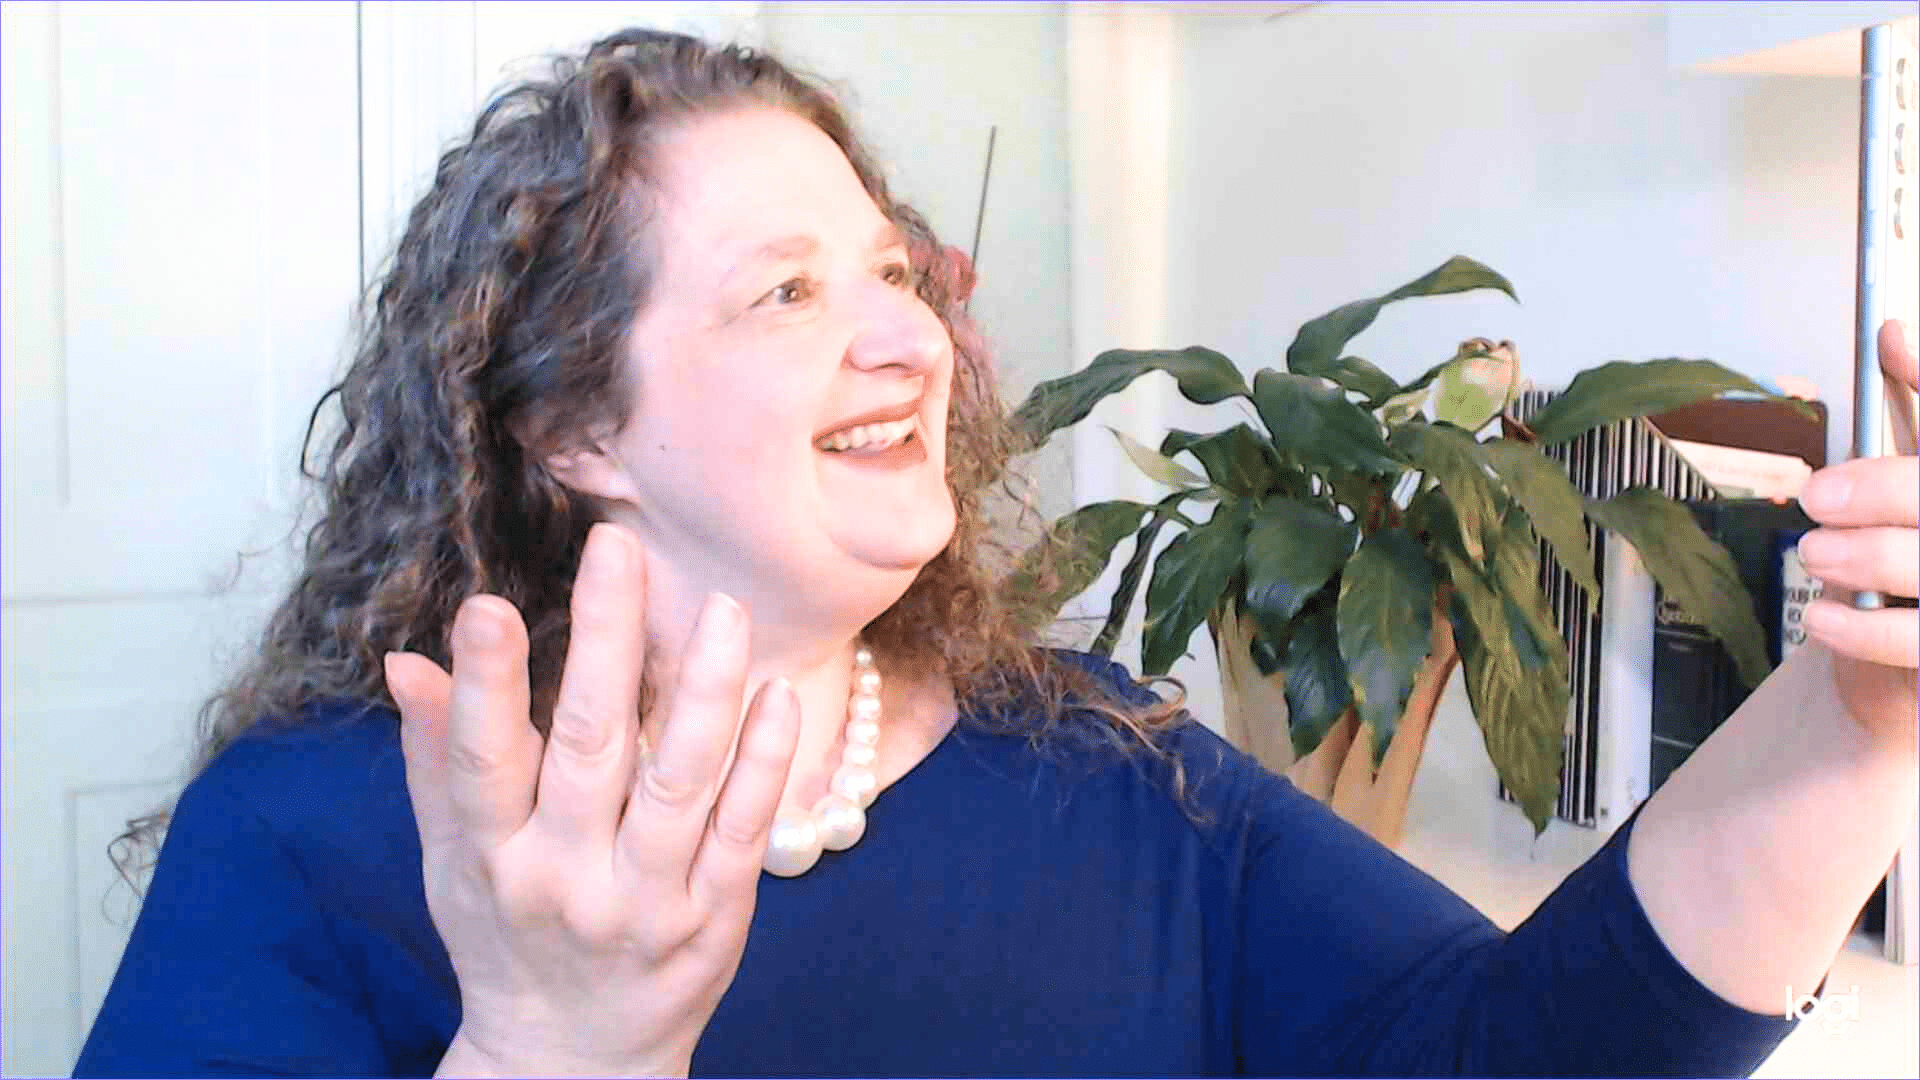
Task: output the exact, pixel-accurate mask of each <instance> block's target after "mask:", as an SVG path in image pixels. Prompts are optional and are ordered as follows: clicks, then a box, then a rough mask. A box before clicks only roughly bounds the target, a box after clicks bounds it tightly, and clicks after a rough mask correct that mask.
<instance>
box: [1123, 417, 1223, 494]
mask: <svg viewBox="0 0 1920 1080" xmlns="http://www.w3.org/2000/svg"><path fill="white" fill-rule="evenodd" d="M1107 430H1108V431H1110V432H1112V433H1113V437H1114V438H1115V439H1117V440H1119V442H1120V449H1122V450H1124V451H1126V452H1127V457H1128V458H1130V459H1131V460H1132V461H1133V464H1134V466H1135V467H1136V468H1138V469H1139V470H1140V471H1141V472H1143V473H1146V474H1147V476H1148V477H1149V478H1151V479H1153V480H1155V481H1157V482H1158V483H1162V484H1165V485H1166V486H1168V487H1170V488H1176V489H1180V488H1204V487H1206V486H1207V481H1206V479H1205V478H1204V477H1202V476H1201V475H1200V474H1199V473H1196V472H1194V471H1193V470H1192V469H1189V468H1187V467H1186V466H1185V465H1182V464H1180V463H1179V462H1177V461H1175V460H1173V459H1172V458H1170V457H1167V456H1166V455H1164V454H1161V453H1158V452H1156V451H1154V450H1153V449H1152V448H1150V447H1147V446H1143V445H1142V444H1141V443H1140V440H1138V439H1136V438H1134V437H1133V436H1131V435H1129V434H1127V433H1126V432H1124V431H1121V430H1120V429H1118V428H1112V427H1110V428H1108V429H1107Z"/></svg>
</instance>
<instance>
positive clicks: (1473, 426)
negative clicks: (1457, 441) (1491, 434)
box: [1433, 338, 1520, 431]
mask: <svg viewBox="0 0 1920 1080" xmlns="http://www.w3.org/2000/svg"><path fill="white" fill-rule="evenodd" d="M1519 378H1520V365H1519V363H1518V362H1517V361H1515V359H1514V356H1513V351H1512V350H1511V349H1509V348H1505V347H1501V346H1496V345H1494V344H1493V342H1491V341H1488V340H1486V339H1485V338H1474V339H1473V340H1471V341H1467V342H1463V343H1462V344H1461V345H1460V349H1459V351H1458V352H1457V353H1455V354H1454V358H1453V362H1452V363H1450V364H1448V365H1446V367H1445V368H1444V369H1442V371H1441V372H1440V382H1439V386H1438V387H1437V388H1436V390H1437V392H1436V393H1435V395H1434V398H1433V417H1434V419H1435V420H1444V421H1446V422H1448V423H1450V424H1453V425H1455V426H1456V427H1459V428H1461V429H1462V430H1465V431H1479V430H1480V429H1481V428H1483V427H1486V426H1487V422H1488V421H1489V420H1492V419H1493V418H1494V417H1496V416H1499V415H1500V413H1501V412H1502V411H1503V410H1505V409H1506V407H1507V402H1508V401H1510V400H1512V398H1513V390H1514V383H1515V382H1517V381H1518V380H1519Z"/></svg>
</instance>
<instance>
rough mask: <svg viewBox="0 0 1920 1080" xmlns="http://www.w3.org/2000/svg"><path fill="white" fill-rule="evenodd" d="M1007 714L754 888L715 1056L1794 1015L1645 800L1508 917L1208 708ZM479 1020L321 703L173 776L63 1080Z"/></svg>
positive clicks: (1486, 1036)
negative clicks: (861, 821)
mask: <svg viewBox="0 0 1920 1080" xmlns="http://www.w3.org/2000/svg"><path fill="white" fill-rule="evenodd" d="M1076 659H1077V660H1079V661H1080V662H1083V663H1086V664H1088V665H1089V666H1091V667H1092V669H1093V670H1094V671H1096V672H1097V673H1101V674H1102V675H1103V676H1104V677H1107V678H1111V679H1113V680H1114V685H1115V686H1116V687H1117V688H1119V689H1120V690H1122V691H1123V692H1124V693H1125V694H1127V695H1128V696H1131V697H1135V698H1140V697H1141V696H1143V695H1145V694H1146V691H1145V690H1144V689H1143V688H1141V687H1140V686H1138V685H1137V684H1135V683H1134V682H1133V681H1132V679H1131V678H1129V677H1128V676H1127V675H1126V673H1125V671H1124V670H1123V669H1120V668H1119V667H1117V666H1115V665H1109V664H1108V663H1107V662H1106V661H1102V660H1098V659H1095V658H1092V657H1081V656H1078V655H1076ZM1075 715H1076V716H1081V714H1075ZM988 718H989V717H987V715H986V714H985V713H984V712H980V713H976V712H975V711H974V710H969V709H964V708H963V710H962V717H961V720H960V723H959V724H958V725H957V726H956V727H955V728H954V730H953V731H952V732H951V733H950V734H949V735H948V736H947V737H946V738H945V740H944V741H942V742H941V743H940V744H939V745H938V746H937V747H936V748H935V749H934V750H933V751H932V753H931V754H930V755H929V756H928V757H927V758H925V759H924V760H923V761H921V762H920V764H918V765H917V766H915V767H914V768H913V769H912V771H910V772H909V773H907V774H906V775H905V776H904V777H902V778H901V779H900V780H899V781H897V782H896V783H895V784H894V785H893V786H891V787H890V788H888V789H887V790H886V791H884V792H882V793H881V795H880V797H879V799H878V800H877V801H876V802H875V803H874V805H873V807H872V808H871V810H870V811H869V825H868V830H867V834H866V836H865V838H864V839H862V840H861V842H860V843H859V844H857V845H855V846H854V847H853V848H851V849H849V850H847V851H845V852H841V853H829V854H828V855H826V856H824V857H823V858H822V860H821V862H820V863H819V864H818V865H817V866H816V867H815V868H814V869H813V870H811V871H809V872H808V873H807V874H805V875H803V876H801V877H798V878H793V879H780V878H774V877H770V876H766V875H763V876H762V878H761V881H760V886H759V901H758V907H757V909H756V911H755V914H754V918H753V924H752V929H751V932H750V934H749V937H748V941H747V945H746V952H745V955H744V956H743V958H742V960H741V963H740V968H739V972H738V974H737V976H736V977H735V979H734V981H733V983H732V985H731V987H730V988H729V989H728V991H727V993H726V995H725V997H724V998H723V1000H722V1001H721V1003H720V1006H719V1009H718V1010H717V1011H716V1012H715V1014H714V1016H713V1018H712V1021H711V1022H710V1023H709V1025H708V1027H707V1029H706V1032H705V1034H704V1036H703V1037H702V1039H701V1041H700V1043H699V1046H698V1049H697V1050H696V1052H695V1054H694V1058H693V1069H694V1073H695V1075H702V1074H707V1075H756V1074H759V1075H782V1076H798V1075H829V1076H858V1075H892V1076H905V1075H944V1076H973V1075H1019V1076H1046V1075H1098V1076H1132V1075H1159V1076H1193V1075H1219V1074H1236V1073H1237V1074H1253V1075H1319V1076H1344V1075H1392V1076H1412V1075H1422V1074H1426V1075H1441V1074H1446V1075H1511V1074H1519V1075H1532V1076H1550V1075H1569V1076H1570V1075H1613V1076H1646V1075H1686V1076H1711V1075H1723V1076H1730V1075H1745V1074H1747V1073H1749V1072H1751V1071H1752V1069H1753V1068H1754V1067H1755V1066H1757V1065H1758V1064H1759V1063H1760V1062H1761V1061H1763V1060H1764V1059H1765V1058H1766V1056H1767V1055H1768V1054H1769V1053H1770V1052H1771V1051H1772V1050H1773V1049H1774V1047H1775V1046H1776V1045H1778V1043H1779V1042H1780V1041H1781V1040H1782V1039H1783V1038H1784V1037H1785V1036H1786V1035H1787V1034H1788V1033H1789V1032H1790V1031H1791V1030H1792V1028H1793V1023H1794V1022H1793V1021H1791V1020H1788V1019H1787V1018H1785V1017H1784V1016H1782V1015H1766V1014H1759V1013H1755V1012H1752V1011H1749V1010H1747V1009H1745V1008H1742V1007H1739V1006H1736V1005H1734V1004H1732V1003H1730V1002H1728V1001H1726V1000H1725V999H1723V998H1721V997H1719V996H1718V995H1716V994H1715V993H1714V992H1713V991H1712V990H1710V989H1708V988H1707V987H1706V986H1704V985H1703V984H1701V983H1700V982H1699V981H1698V980H1697V979H1696V978H1695V977H1694V976H1693V975H1692V974H1691V973H1689V972H1688V971H1687V970H1686V969H1685V968H1684V967H1682V966H1681V964H1680V963H1679V962H1678V960H1676V959H1675V957H1674V956H1673V954H1672V953H1671V952H1670V951H1669V950H1668V949H1667V947H1666V946H1665V945H1664V944H1663V943H1662V942H1661V940H1660V938H1659V937H1658V936H1657V934H1656V932H1655V930H1654V928H1653V926H1652V925H1651V924H1650V923H1649V922H1648V920H1647V916H1646V913H1645V911H1644V910H1643V909H1642V908H1641V905H1640V903H1639V901H1638V899H1637V898H1636V896H1635V894H1634V891H1633V888H1632V886H1631V884H1630V882H1629V881H1628V877H1627V867H1626V843H1627V838H1628V836H1629V835H1630V834H1631V832H1632V829H1633V826H1634V824H1635V821H1637V818H1638V815H1637V813H1636V815H1635V816H1634V818H1632V819H1629V820H1628V821H1627V822H1626V823H1624V824H1623V825H1621V826H1620V828H1619V829H1617V830H1616V832H1615V834H1614V835H1613V836H1612V837H1611V838H1610V839H1609V841H1608V842H1607V844H1606V845H1605V847H1604V848H1603V849H1602V850H1600V851H1599V852H1598V853H1597V854H1596V855H1595V856H1594V857H1593V858H1592V859H1590V860H1589V861H1588V862H1586V863H1585V864H1583V865H1582V866H1581V867H1579V868H1578V869H1577V870H1576V871H1575V872H1574V873H1573V874H1572V875H1570V876H1569V877H1568V878H1567V879H1566V880H1565V881H1564V882H1563V883H1562V884H1561V885H1560V886H1559V887H1558V888H1557V889H1556V890H1555V891H1554V892H1553V893H1552V894H1551V895H1550V896H1549V897H1548V898H1547V899H1546V900H1545V901H1544V902H1543V903H1542V904H1541V905H1540V906H1539V908H1538V909H1536V910H1535V911H1534V913H1533V914H1532V915H1531V916H1529V917H1528V918H1527V919H1526V920H1525V921H1524V922H1523V923H1522V924H1521V925H1519V926H1518V927H1516V928H1515V929H1514V930H1513V931H1512V932H1511V933H1508V932H1505V931H1502V930H1501V929H1500V928H1499V927H1497V926H1496V925H1494V924H1493V923H1492V922H1490V921H1489V920H1488V919H1487V918H1486V917H1485V916H1484V915H1482V914H1481V913H1480V912H1479V911H1477V910H1476V909H1474V908H1473V907H1472V906H1470V905H1469V904H1468V903H1466V902H1465V901H1464V900H1462V899H1461V898H1460V897H1458V896H1456V895H1455V894H1454V893H1452V892H1450V891H1448V890H1447V889H1446V888H1445V887H1444V886H1442V885H1441V884H1440V883H1439V882H1438V881H1436V880H1434V879H1433V878H1431V877H1430V876H1428V875H1427V874H1425V873H1423V872H1422V871H1420V870H1419V869H1417V868H1415V867H1414V866H1412V865H1411V864H1409V863H1407V862H1406V861H1404V860H1403V859H1401V858H1400V857H1399V856H1397V855H1396V854H1395V853H1394V852H1392V851H1391V850H1389V849H1387V848H1385V847H1383V846H1381V845H1380V844H1379V843H1377V842H1376V841H1374V840H1373V839H1372V838H1370V837H1368V836H1367V835H1366V834H1365V833H1363V832H1361V831H1360V830H1358V829H1357V828H1355V827H1353V826H1352V825H1350V824H1348V823H1347V822H1345V821H1344V820H1342V819H1340V818H1338V817H1336V816H1335V815H1334V814H1333V813H1332V812H1331V811H1330V810H1328V809H1327V808H1326V807H1325V806H1324V805H1323V804H1321V803H1320V802H1317V801H1316V800H1314V799H1312V798H1310V797H1308V796H1307V795H1305V794H1304V793H1302V792H1301V791H1300V790H1299V789H1298V788H1296V787H1294V786H1293V785H1292V784H1291V783H1290V782H1289V781H1287V780H1286V779H1285V778H1284V777H1281V776H1277V775H1275V774H1274V773H1271V772H1269V771H1267V770H1265V769H1263V768H1262V767H1260V766H1259V765H1258V764H1257V763H1256V762H1254V761H1253V760H1252V759H1250V758H1248V757H1246V756H1245V755H1243V754H1241V753H1239V752H1238V751H1236V750H1234V749H1232V748H1231V747H1229V746H1228V745H1227V744H1225V743H1224V742H1223V741H1222V740H1220V739H1219V738H1218V737H1217V736H1215V735H1214V734H1213V733H1211V732H1210V731H1208V730H1207V729H1206V728H1205V727H1203V726H1201V725H1200V724H1198V723H1196V722H1192V721H1188V722H1186V723H1185V724H1183V725H1182V726H1180V727H1178V728H1177V729H1175V730H1174V731H1172V732H1171V733H1170V734H1169V735H1167V736H1166V739H1165V744H1166V748H1167V750H1168V751H1169V753H1170V755H1171V757H1170V758H1168V759H1161V758H1158V757H1155V756H1153V755H1146V754H1142V753H1139V752H1133V753H1124V752H1120V751H1118V750H1115V749H1114V745H1115V741H1114V740H1113V739H1111V738H1108V737H1103V736H1101V735H1100V734H1099V730H1100V729H1101V725H1105V724H1106V723H1107V722H1106V721H1104V720H1100V719H1098V718H1095V717H1092V716H1091V715H1087V716H1084V717H1082V718H1081V719H1078V720H1076V719H1073V718H1070V719H1069V720H1068V721H1066V722H1064V723H1062V724H1060V725H1057V730H1056V731H1055V733H1054V734H1053V735H1051V736H1049V737H1048V738H1047V739H1045V740H1044V741H1043V742H1042V743H1041V744H1039V745H1038V746H1036V745H1035V744H1034V743H1033V742H1032V741H1031V740H1029V739H1028V738H1026V737H1024V736H1022V735H1019V734H1015V733H1010V732H1008V731H1007V730H1005V724H1004V720H1005V719H1006V718H1005V716H1004V715H998V716H995V717H991V719H994V720H995V721H997V722H996V723H986V722H982V721H983V720H985V719H988ZM1104 730H1106V731H1109V732H1110V731H1111V728H1110V726H1109V727H1106V728H1105V729H1104ZM1172 760H1178V761H1179V762H1180V763H1181V764H1182V765H1183V766H1184V771H1185V773H1186V777H1185V792H1184V795H1183V796H1182V798H1183V799H1184V802H1182V801H1180V800H1177V799H1176V798H1175V796H1174V794H1173V793H1172V790H1171V785H1170V783H1169V777H1170V763H1171V761H1172ZM1821 989H1824V984H1823V985H1822V987H1821ZM1816 993H1817V991H1816ZM580 1008H581V1009H582V1010H583V1011H584V1010H589V1009H592V1008H593V1003H592V1002H591V1001H582V1002H580ZM459 1023H460V1000H459V990H458V985H457V983H456V980H455V977H454V973H453V969H452V967H451V965H450V964H449V962H448V959H447V954H446V951H445V947H444V945H443V944H442V942H441V940H440V937H439V936H438V934H437V933H436V932H435V930H434V927H433V924H432V921H431V919H430V917H429V916H428V913H427V906H426V900H425V893H424V889H423V885H422V875H421V861H420V847H419V836H418V833H417V831H416V829H415V826H414V822H413V816H412V812H411V809H410V806H409V803H408V798H407V791H406V778H405V771H404V764H403V761H402V757H401V752H400V744H399V734H398V723H397V719H396V717H395V716H394V714H393V713H392V712H390V711H386V710H380V709H353V710H346V709H336V710H319V711H318V713H317V715H315V716H313V717H311V718H310V719H309V721H308V722H307V723H305V724H302V725H299V726H294V727H287V726H273V727H262V728H259V729H256V730H255V731H254V732H252V733H250V734H248V735H246V736H244V737H242V738H241V739H239V740H237V741H236V742H234V743H233V744H231V745H230V746H228V747H227V748H226V749H225V750H224V751H223V752H222V753H221V754H220V755H219V756H218V757H217V758H216V759H215V761H214V762H213V763H212V764H211V765H210V766H209V767H208V768H207V769H206V770H205V771H204V772H202V773H201V774H200V775H199V776H198V777H197V778H196V779H195V780H194V781H193V782H192V783H191V784H190V785H188V787H187V788H186V790H185V791H184V792H183V794H182V796H181V798H180V800H179V803H178V805H177V807H176V811H175V815H174V818H173V822H172V825H171V827H170V829H169V831H168V834H167V837H166V840H165V843H164V846H163V848H162V850H161V854H160V859H159V861H158V864H157V866H156V867H155V874H154V878H153V880H152V882H151V885H150V888H149V890H148V893H147V898H146V900H145V903H144V905H143V907H142V909H141V912H140V916H139V919H138V921H137V922H136V924H135V926H134V928H133V932H132V936H131V939H130V941H129V942H128V945H127V949H126V952H125V954H124V956H123V957H122V959H121V963H120V967H119V970H118V972H117V974H116V977H115V978H114V981H113V983H112V986H111V988H110V989H109V992H108V994H107V996H106V999H105V1002H104V1004H103V1005H102V1008H101V1011H100V1013H99V1016H98V1018H97V1020H96V1022H95V1024H94V1027H93V1029H92V1030H91V1032H90V1034H89V1037H88V1039H87V1042H86V1045H85V1047H84V1049H83V1051H82V1053H81V1056H80V1059H79V1062H78V1064H77V1066H76V1069H75V1074H76V1075H80V1076H107V1075H139V1076H176V1075H177V1076H213V1075H241V1074H245V1075H267V1074H279V1075H296V1074H298V1075H321V1076H360V1075H387V1076H425V1075H429V1074H431V1073H432V1072H433V1070H434V1069H435V1067H436V1066H437V1064H438V1062H439V1060H440V1057H441V1055H442V1054H443V1052H444V1051H445V1049H446V1047H447V1044H448V1042H449V1041H450V1040H451V1039H452V1037H453V1034H454V1031H455V1029H456V1028H457V1027H458V1026H459Z"/></svg>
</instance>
